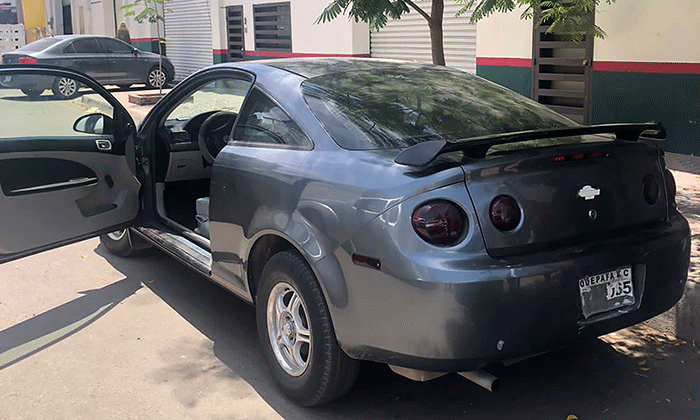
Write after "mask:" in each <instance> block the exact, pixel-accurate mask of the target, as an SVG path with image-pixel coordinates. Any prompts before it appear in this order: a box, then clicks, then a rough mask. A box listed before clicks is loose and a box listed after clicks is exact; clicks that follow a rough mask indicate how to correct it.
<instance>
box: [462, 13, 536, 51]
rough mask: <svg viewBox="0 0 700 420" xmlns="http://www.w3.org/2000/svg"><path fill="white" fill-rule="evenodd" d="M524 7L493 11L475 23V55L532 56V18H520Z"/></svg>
mask: <svg viewBox="0 0 700 420" xmlns="http://www.w3.org/2000/svg"><path fill="white" fill-rule="evenodd" d="M523 11H524V8H521V9H518V10H514V11H512V12H508V13H494V14H492V15H491V16H488V17H486V18H484V19H482V20H480V21H479V22H478V23H477V27H476V31H477V33H478V34H479V36H478V37H477V42H476V56H477V57H487V58H495V57H497V58H526V59H531V58H532V19H528V20H522V19H520V15H521V14H522V12H523Z"/></svg>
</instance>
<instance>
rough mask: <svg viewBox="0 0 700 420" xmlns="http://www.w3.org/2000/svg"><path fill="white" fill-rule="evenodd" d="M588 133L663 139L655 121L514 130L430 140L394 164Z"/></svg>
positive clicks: (475, 153) (475, 155) (480, 155)
mask: <svg viewBox="0 0 700 420" xmlns="http://www.w3.org/2000/svg"><path fill="white" fill-rule="evenodd" d="M588 134H615V136H616V137H617V138H618V139H619V140H628V141H636V140H639V138H640V136H642V134H643V137H644V138H645V139H652V140H664V139H665V138H666V129H664V127H663V126H662V125H661V124H660V123H658V122H649V123H643V124H600V125H589V126H578V127H566V128H551V129H546V130H529V131H516V132H513V133H503V134H496V135H493V136H481V137H470V138H467V139H463V140H459V141H456V142H447V141H445V140H431V141H426V142H422V143H418V144H415V145H413V146H411V147H408V148H406V149H403V150H402V151H401V152H400V153H399V154H398V155H396V157H395V158H394V162H396V163H398V164H400V165H407V166H425V165H427V164H429V163H430V162H432V161H433V159H435V158H436V157H438V156H439V155H441V154H443V153H449V152H457V151H461V152H464V154H465V156H469V157H472V158H477V159H481V158H483V157H484V156H486V152H488V150H489V148H490V147H491V146H495V145H498V144H507V143H518V142H521V141H529V140H538V139H549V138H557V137H571V136H584V135H588Z"/></svg>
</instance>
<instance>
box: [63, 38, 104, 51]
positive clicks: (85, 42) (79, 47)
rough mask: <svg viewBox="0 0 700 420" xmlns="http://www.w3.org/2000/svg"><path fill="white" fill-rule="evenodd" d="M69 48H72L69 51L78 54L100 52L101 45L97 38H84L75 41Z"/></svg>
mask: <svg viewBox="0 0 700 420" xmlns="http://www.w3.org/2000/svg"><path fill="white" fill-rule="evenodd" d="M69 48H72V50H71V51H69V52H74V53H76V54H99V53H100V52H101V51H100V46H99V45H97V40H96V39H95V38H84V39H78V40H76V41H75V42H73V43H72V44H71V45H70V47H69Z"/></svg>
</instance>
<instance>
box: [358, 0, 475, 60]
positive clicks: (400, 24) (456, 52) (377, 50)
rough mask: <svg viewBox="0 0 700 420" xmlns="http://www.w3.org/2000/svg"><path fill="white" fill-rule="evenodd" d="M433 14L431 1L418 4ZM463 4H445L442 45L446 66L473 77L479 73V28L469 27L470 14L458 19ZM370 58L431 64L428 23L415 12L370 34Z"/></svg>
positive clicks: (423, 0) (417, 2)
mask: <svg viewBox="0 0 700 420" xmlns="http://www.w3.org/2000/svg"><path fill="white" fill-rule="evenodd" d="M415 3H416V4H417V5H418V6H420V8H421V9H423V10H426V11H428V13H430V5H431V1H425V0H422V1H416V2H415ZM461 8H462V4H459V3H455V2H452V1H450V2H445V11H444V13H443V23H442V29H443V43H444V48H445V63H446V64H447V65H448V66H451V67H457V68H460V69H462V70H466V71H468V72H470V73H476V25H475V24H471V23H469V18H470V17H471V13H469V12H468V13H464V14H463V15H461V16H459V17H455V13H457V11H458V10H459V9H461ZM370 54H371V56H372V57H375V58H391V59H397V60H408V61H418V62H426V63H431V62H432V55H431V53H430V32H429V30H428V22H427V21H426V20H425V19H424V18H423V17H422V16H421V15H419V14H418V13H417V12H416V11H415V10H413V9H411V11H410V12H409V13H407V14H404V15H402V16H401V19H397V20H389V22H387V24H386V26H385V27H383V28H382V29H380V30H379V31H378V32H372V33H371V34H370Z"/></svg>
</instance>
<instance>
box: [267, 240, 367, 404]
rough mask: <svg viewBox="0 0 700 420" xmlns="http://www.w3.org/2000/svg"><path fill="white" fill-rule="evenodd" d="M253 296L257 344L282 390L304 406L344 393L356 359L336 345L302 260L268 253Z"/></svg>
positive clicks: (315, 286)
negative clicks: (270, 255)
mask: <svg viewBox="0 0 700 420" xmlns="http://www.w3.org/2000/svg"><path fill="white" fill-rule="evenodd" d="M256 296H257V300H256V318H257V324H258V336H259V339H260V345H261V346H262V349H263V353H264V354H265V358H266V360H267V363H268V366H269V367H270V371H271V373H272V376H273V377H274V378H275V381H276V382H277V384H278V385H279V387H280V388H281V389H282V391H283V392H284V393H285V394H286V395H287V396H288V397H289V398H291V399H292V400H294V401H296V402H297V403H298V404H301V405H304V406H313V405H319V404H323V403H326V402H329V401H331V400H333V399H336V398H338V397H340V396H341V395H343V394H345V393H346V392H348V391H349V390H350V388H351V387H352V385H353V384H354V383H355V379H357V373H358V369H359V366H360V362H358V361H357V360H353V359H351V358H350V357H348V356H347V355H346V354H345V353H344V352H343V350H342V349H341V348H340V346H339V345H338V342H337V340H336V338H335V331H334V329H333V324H332V322H331V319H330V314H329V312H328V307H327V305H326V301H325V298H324V297H323V293H322V292H321V287H320V286H319V284H318V281H316V277H315V276H314V274H313V272H312V271H311V268H310V267H309V265H308V264H307V263H306V261H305V260H304V259H303V258H302V257H301V256H300V255H299V254H298V253H296V252H293V251H282V252H279V253H277V254H275V255H273V256H272V257H271V258H270V260H269V261H268V262H267V264H266V265H265V268H264V269H263V272H262V276H261V280H260V283H259V285H258V292H257V295H256Z"/></svg>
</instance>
